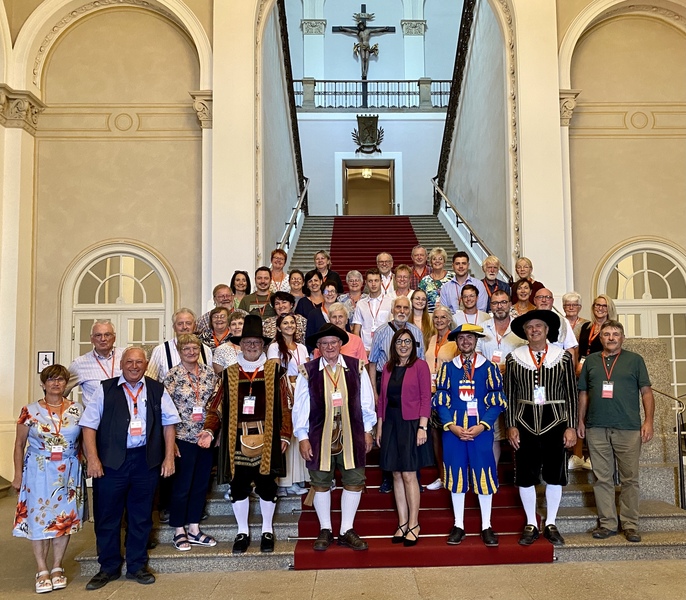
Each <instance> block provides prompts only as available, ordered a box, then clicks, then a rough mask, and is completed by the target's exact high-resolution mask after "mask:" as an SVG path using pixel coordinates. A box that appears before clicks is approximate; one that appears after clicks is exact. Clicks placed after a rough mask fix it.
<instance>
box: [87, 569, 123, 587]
mask: <svg viewBox="0 0 686 600" xmlns="http://www.w3.org/2000/svg"><path fill="white" fill-rule="evenodd" d="M119 577H121V573H106V572H105V571H98V572H97V573H96V574H95V575H93V577H91V580H90V581H89V582H88V583H87V584H86V589H87V590H99V589H100V588H101V587H105V586H106V585H107V584H108V583H109V582H110V581H115V580H116V579H119Z"/></svg>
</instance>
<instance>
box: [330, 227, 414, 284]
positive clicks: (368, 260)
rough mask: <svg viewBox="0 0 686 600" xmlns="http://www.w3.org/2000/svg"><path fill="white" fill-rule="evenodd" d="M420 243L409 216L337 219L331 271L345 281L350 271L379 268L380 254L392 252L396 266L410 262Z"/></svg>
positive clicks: (332, 243)
mask: <svg viewBox="0 0 686 600" xmlns="http://www.w3.org/2000/svg"><path fill="white" fill-rule="evenodd" d="M418 243H419V242H418V241H417V236H416V235H415V233H414V229H413V228H412V223H410V219H409V217H402V216H391V217H335V218H334V221H333V232H332V234H331V268H332V269H333V270H334V271H336V272H337V273H338V274H339V275H340V276H341V279H342V280H343V281H345V276H346V274H347V273H348V271H351V270H352V269H357V270H358V271H360V272H361V273H362V275H364V272H365V271H366V270H367V269H369V268H371V267H375V266H376V255H377V254H379V253H380V252H389V253H390V254H392V255H393V261H394V263H395V265H394V267H397V266H398V265H399V264H402V263H405V264H408V263H410V260H411V255H412V248H414V247H415V246H416V245H417V244H418Z"/></svg>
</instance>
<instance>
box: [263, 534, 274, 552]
mask: <svg viewBox="0 0 686 600" xmlns="http://www.w3.org/2000/svg"><path fill="white" fill-rule="evenodd" d="M260 552H274V534H273V533H271V532H265V533H263V534H262V539H261V540H260Z"/></svg>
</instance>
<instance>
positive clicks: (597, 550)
mask: <svg viewBox="0 0 686 600" xmlns="http://www.w3.org/2000/svg"><path fill="white" fill-rule="evenodd" d="M641 536H642V538H643V539H642V541H640V542H638V543H635V542H634V543H632V542H627V541H626V539H625V538H624V536H623V535H622V534H621V533H619V534H618V535H616V536H613V537H611V538H608V539H606V540H596V539H593V538H592V537H591V534H590V533H572V534H569V535H567V534H564V538H565V545H564V546H562V547H560V548H555V551H554V552H555V560H557V561H560V562H582V561H583V562H590V561H593V562H596V561H601V560H657V559H667V558H670V559H672V558H679V559H684V558H686V532H684V531H642V532H641ZM543 541H545V540H543ZM536 543H539V542H536Z"/></svg>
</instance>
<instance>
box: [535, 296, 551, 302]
mask: <svg viewBox="0 0 686 600" xmlns="http://www.w3.org/2000/svg"><path fill="white" fill-rule="evenodd" d="M552 299H553V297H552V296H536V297H535V298H534V300H548V301H550V300H552Z"/></svg>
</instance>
